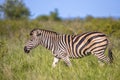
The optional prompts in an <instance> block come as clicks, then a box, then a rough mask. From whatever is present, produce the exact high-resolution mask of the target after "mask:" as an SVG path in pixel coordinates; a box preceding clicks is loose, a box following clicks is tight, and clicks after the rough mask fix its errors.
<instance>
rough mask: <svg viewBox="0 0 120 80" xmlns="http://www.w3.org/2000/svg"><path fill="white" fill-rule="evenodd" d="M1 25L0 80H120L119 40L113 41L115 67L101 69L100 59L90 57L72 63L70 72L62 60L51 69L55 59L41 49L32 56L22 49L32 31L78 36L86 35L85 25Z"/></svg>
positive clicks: (18, 23)
mask: <svg viewBox="0 0 120 80" xmlns="http://www.w3.org/2000/svg"><path fill="white" fill-rule="evenodd" d="M0 24H1V26H0V80H120V76H119V75H120V57H119V56H120V51H119V47H118V46H119V45H118V44H120V40H119V38H117V37H114V38H113V37H110V38H111V42H112V43H113V46H114V47H113V53H114V63H113V64H110V65H107V64H105V65H104V66H100V65H99V64H98V62H97V58H96V57H94V56H92V55H90V56H87V57H84V58H81V59H71V62H72V67H70V68H69V67H67V66H66V64H65V63H64V62H63V61H62V60H61V61H60V62H59V63H58V64H57V66H56V67H55V68H52V66H51V65H52V61H53V56H52V54H51V52H50V51H49V50H46V49H45V48H43V47H42V46H39V47H37V48H35V49H34V50H32V51H31V52H30V54H25V53H24V51H23V47H24V44H25V41H26V40H27V38H28V37H29V32H30V30H31V29H33V28H34V27H40V28H43V29H49V30H54V31H56V32H59V33H66V34H77V33H82V32H85V31H87V30H86V29H85V28H83V27H81V25H83V24H82V23H79V22H72V23H70V24H68V22H37V21H33V22H28V21H25V22H24V21H6V22H1V23H0ZM75 25H77V26H76V27H73V26H75ZM78 25H79V26H78ZM88 31H89V30H88ZM106 55H107V52H106Z"/></svg>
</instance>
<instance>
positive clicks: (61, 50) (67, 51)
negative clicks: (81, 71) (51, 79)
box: [24, 28, 113, 67]
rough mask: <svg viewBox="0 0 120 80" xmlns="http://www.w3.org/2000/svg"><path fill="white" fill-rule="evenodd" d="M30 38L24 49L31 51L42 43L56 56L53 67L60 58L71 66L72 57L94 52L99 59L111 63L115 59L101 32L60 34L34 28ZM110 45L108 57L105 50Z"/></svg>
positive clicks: (107, 41) (106, 39)
mask: <svg viewBox="0 0 120 80" xmlns="http://www.w3.org/2000/svg"><path fill="white" fill-rule="evenodd" d="M30 37H31V38H30V40H28V41H27V43H26V45H25V47H24V51H25V53H29V52H30V50H31V49H33V48H35V47H37V46H38V45H42V46H44V47H45V48H47V49H48V50H51V51H52V54H53V56H54V60H53V64H52V67H55V66H56V64H57V63H58V61H59V60H60V59H62V60H63V61H64V62H65V63H66V64H67V65H68V66H71V62H70V58H82V57H84V56H87V55H90V54H93V55H94V56H96V57H97V58H98V61H102V62H105V63H111V62H112V61H113V57H112V51H111V48H110V47H109V46H108V44H110V42H109V40H108V38H107V37H106V35H105V34H103V33H101V32H87V33H83V34H78V35H66V34H58V33H56V32H53V31H49V30H44V29H39V28H37V29H33V30H32V31H31V32H30ZM107 46H108V57H107V56H105V55H104V52H105V50H106V48H107Z"/></svg>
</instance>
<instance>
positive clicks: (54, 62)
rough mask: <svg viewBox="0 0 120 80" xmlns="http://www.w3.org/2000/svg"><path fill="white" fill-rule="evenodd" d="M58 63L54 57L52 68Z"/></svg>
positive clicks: (57, 59)
mask: <svg viewBox="0 0 120 80" xmlns="http://www.w3.org/2000/svg"><path fill="white" fill-rule="evenodd" d="M58 61H59V58H56V57H54V61H53V64H52V67H53V68H54V67H55V66H56V64H57V63H58Z"/></svg>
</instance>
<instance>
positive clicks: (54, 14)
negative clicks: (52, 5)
mask: <svg viewBox="0 0 120 80" xmlns="http://www.w3.org/2000/svg"><path fill="white" fill-rule="evenodd" d="M36 19H37V20H41V21H48V20H51V21H61V18H60V17H59V14H58V10H57V9H55V11H51V12H50V15H40V16H38V17H37V18H36Z"/></svg>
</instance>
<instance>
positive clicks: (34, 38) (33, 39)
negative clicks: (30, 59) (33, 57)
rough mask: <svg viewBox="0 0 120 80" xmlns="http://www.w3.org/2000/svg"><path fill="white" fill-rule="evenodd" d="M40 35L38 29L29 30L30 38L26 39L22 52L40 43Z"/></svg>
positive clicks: (26, 51)
mask: <svg viewBox="0 0 120 80" xmlns="http://www.w3.org/2000/svg"><path fill="white" fill-rule="evenodd" d="M40 35H41V32H40V30H39V29H33V30H32V31H31V32H30V39H29V40H28V41H27V43H26V45H25V47H24V52H25V53H29V52H30V50H31V49H33V48H35V47H37V46H38V45H39V44H40Z"/></svg>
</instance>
